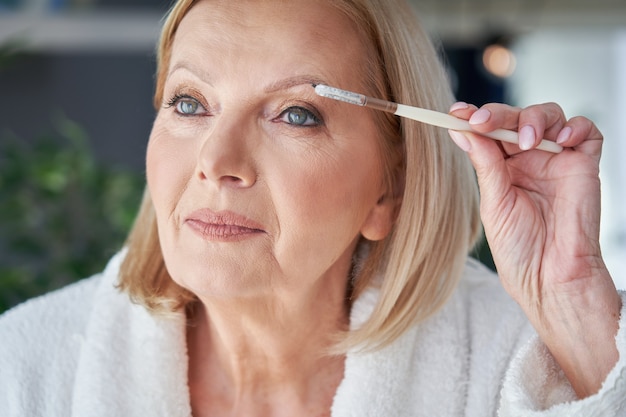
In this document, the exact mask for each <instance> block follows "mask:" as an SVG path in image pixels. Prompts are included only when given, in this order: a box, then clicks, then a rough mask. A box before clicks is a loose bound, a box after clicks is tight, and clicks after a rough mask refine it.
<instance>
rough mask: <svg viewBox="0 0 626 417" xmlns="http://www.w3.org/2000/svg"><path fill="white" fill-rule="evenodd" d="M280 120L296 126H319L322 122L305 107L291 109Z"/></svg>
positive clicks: (283, 113) (284, 112)
mask: <svg viewBox="0 0 626 417" xmlns="http://www.w3.org/2000/svg"><path fill="white" fill-rule="evenodd" d="M279 119H280V120H282V121H284V122H287V123H288V124H290V125H294V126H305V127H308V126H319V125H320V124H321V120H320V119H319V117H317V116H316V115H315V114H314V113H313V112H312V111H310V110H307V109H305V108H304V107H297V106H294V107H289V108H288V109H285V110H284V111H283V112H282V113H281V114H280V116H279Z"/></svg>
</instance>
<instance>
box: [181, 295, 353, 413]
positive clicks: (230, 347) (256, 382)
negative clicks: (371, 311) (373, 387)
mask: <svg viewBox="0 0 626 417" xmlns="http://www.w3.org/2000/svg"><path fill="white" fill-rule="evenodd" d="M285 300H287V301H285ZM347 323H348V313H347V308H346V305H345V297H344V293H343V291H341V292H338V291H334V292H332V293H329V292H328V291H327V290H325V291H323V292H321V293H316V294H313V295H312V294H308V295H306V296H301V297H294V296H293V294H291V296H290V297H275V298H274V299H272V300H269V301H268V300H264V302H260V300H254V301H251V300H245V301H241V300H237V301H233V300H228V301H227V302H224V301H223V300H217V301H216V300H203V301H202V303H200V304H199V305H198V308H197V310H196V311H195V312H194V314H193V317H191V326H190V327H189V328H188V347H189V364H190V366H189V380H190V387H191V395H192V406H193V405H194V403H195V404H196V405H200V404H202V405H201V408H202V410H209V409H210V410H213V411H212V412H215V414H218V412H219V414H222V415H228V414H230V415H247V416H252V415H255V414H256V415H283V414H284V415H325V414H327V413H328V412H329V411H330V407H331V405H332V399H333V397H334V393H335V391H336V389H337V386H338V385H339V383H340V382H341V379H342V378H343V362H344V358H343V356H335V355H329V354H328V351H329V348H331V347H332V345H333V341H334V340H335V339H334V337H335V336H336V335H337V334H338V332H339V331H341V330H345V328H346V327H347ZM261 405H263V406H261ZM194 408H195V409H194V416H196V415H197V413H196V411H197V410H198V407H194Z"/></svg>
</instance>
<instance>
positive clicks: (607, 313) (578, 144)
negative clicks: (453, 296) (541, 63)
mask: <svg viewBox="0 0 626 417" xmlns="http://www.w3.org/2000/svg"><path fill="white" fill-rule="evenodd" d="M451 114H453V115H454V116H456V117H460V118H463V119H469V122H470V124H471V125H472V127H473V129H475V130H476V131H477V132H488V131H491V130H494V129H496V128H505V129H510V130H517V131H518V132H519V136H520V143H519V146H518V145H515V144H509V143H500V142H496V141H494V140H492V139H488V138H485V137H483V136H480V134H474V133H465V134H461V133H460V132H450V134H451V136H452V137H453V139H454V140H455V142H456V143H457V144H458V145H459V147H461V148H462V149H464V150H465V151H467V152H468V154H469V157H470V159H471V160H472V164H473V165H474V168H475V169H476V173H477V177H478V182H479V186H480V193H481V217H482V220H483V225H484V228H485V235H486V237H487V240H488V242H489V245H490V248H491V250H492V254H493V258H494V262H495V265H496V267H497V269H498V274H499V276H500V279H501V281H502V284H503V286H504V287H505V289H506V290H507V292H508V293H509V294H510V295H511V296H512V297H513V298H514V299H515V300H516V301H517V302H518V303H519V304H520V306H521V307H522V309H523V310H524V311H525V313H526V315H527V316H528V318H529V320H530V321H531V323H532V324H533V326H534V327H535V329H536V330H537V332H538V334H539V336H540V337H541V338H542V340H543V342H544V343H545V344H546V345H547V346H548V348H549V349H550V351H551V353H552V354H553V356H554V357H555V359H556V360H557V362H558V363H559V365H560V366H561V368H562V369H563V371H564V372H565V374H566V376H567V377H568V379H569V380H570V382H571V383H572V386H573V387H574V389H575V391H576V393H577V394H578V395H579V396H580V397H585V396H587V395H591V394H593V393H595V392H597V391H598V389H599V388H600V386H601V384H602V382H603V381H604V379H605V378H606V375H607V374H608V372H609V371H610V370H611V368H612V367H613V366H614V364H615V362H616V361H617V358H618V353H617V349H616V346H615V339H614V337H615V334H616V333H617V328H618V319H619V312H620V309H621V299H620V297H619V295H618V293H617V291H616V290H615V286H614V285H613V281H612V279H611V277H610V275H609V273H608V271H607V269H606V267H605V265H604V262H603V260H602V256H601V252H600V244H599V227H600V181H599V178H598V173H599V160H600V154H601V149H602V141H603V138H602V134H601V133H600V132H599V131H598V129H597V128H596V126H595V125H594V124H593V123H592V122H591V121H589V120H588V119H586V118H584V117H575V118H572V119H570V120H567V119H566V118H565V116H564V114H563V111H562V110H561V108H560V107H559V106H557V105H556V104H542V105H536V106H531V107H528V108H525V109H520V108H515V107H510V106H507V105H504V104H488V105H485V106H483V107H482V108H481V109H477V108H476V107H474V106H471V105H467V104H465V103H456V104H455V105H454V106H452V108H451ZM542 138H545V139H548V140H554V141H556V142H557V143H559V144H561V145H563V146H564V147H565V149H564V150H563V152H561V153H560V154H551V153H548V152H544V151H540V150H535V149H533V148H534V147H535V146H537V145H538V144H539V142H540V141H541V139H542ZM522 149H525V151H522ZM528 149H531V150H528Z"/></svg>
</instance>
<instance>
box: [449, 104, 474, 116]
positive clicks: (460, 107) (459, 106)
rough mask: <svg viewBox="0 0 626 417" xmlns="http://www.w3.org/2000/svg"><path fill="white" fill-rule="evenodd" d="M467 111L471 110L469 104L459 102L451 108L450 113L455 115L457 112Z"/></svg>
mask: <svg viewBox="0 0 626 417" xmlns="http://www.w3.org/2000/svg"><path fill="white" fill-rule="evenodd" d="M466 109H469V104H467V103H466V102H464V101H457V102H456V103H454V104H453V105H452V106H451V107H450V110H449V113H453V112H455V111H457V110H466Z"/></svg>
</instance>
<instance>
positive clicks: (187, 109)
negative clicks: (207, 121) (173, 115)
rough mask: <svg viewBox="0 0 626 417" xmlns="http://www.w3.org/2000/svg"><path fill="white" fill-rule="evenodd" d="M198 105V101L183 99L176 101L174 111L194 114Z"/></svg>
mask: <svg viewBox="0 0 626 417" xmlns="http://www.w3.org/2000/svg"><path fill="white" fill-rule="evenodd" d="M199 107H201V106H200V103H198V102H197V101H195V100H189V99H185V100H180V101H179V102H178V103H176V111H177V112H179V113H181V114H196V112H197V111H198V108H199Z"/></svg>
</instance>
